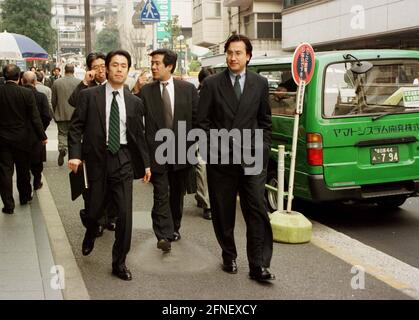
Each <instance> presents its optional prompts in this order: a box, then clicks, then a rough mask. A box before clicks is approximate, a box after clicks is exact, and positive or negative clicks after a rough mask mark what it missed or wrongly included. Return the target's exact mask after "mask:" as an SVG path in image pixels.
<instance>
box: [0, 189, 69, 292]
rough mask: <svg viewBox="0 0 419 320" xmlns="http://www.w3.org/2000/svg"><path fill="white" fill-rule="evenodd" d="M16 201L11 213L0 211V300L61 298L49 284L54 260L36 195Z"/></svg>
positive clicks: (53, 274)
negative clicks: (27, 202) (26, 200)
mask: <svg viewBox="0 0 419 320" xmlns="http://www.w3.org/2000/svg"><path fill="white" fill-rule="evenodd" d="M14 188H15V190H16V187H15V183H14ZM14 193H15V194H14V197H15V199H19V196H18V194H17V191H15V192H14ZM16 202H17V205H16V208H15V211H14V214H3V213H2V214H1V215H0V261H1V262H0V300H32V299H36V300H62V299H63V295H62V292H61V290H59V289H58V290H57V289H53V287H57V286H56V285H54V284H51V283H57V281H55V280H56V279H55V278H57V277H56V275H55V273H51V271H53V272H54V270H53V267H54V266H55V263H54V258H53V256H52V252H51V247H50V242H49V238H48V232H47V228H46V224H45V220H44V217H43V214H42V212H41V210H40V204H39V201H38V197H37V195H36V194H35V195H34V198H33V200H32V202H31V204H30V205H24V206H21V205H19V202H18V200H17V201H16Z"/></svg>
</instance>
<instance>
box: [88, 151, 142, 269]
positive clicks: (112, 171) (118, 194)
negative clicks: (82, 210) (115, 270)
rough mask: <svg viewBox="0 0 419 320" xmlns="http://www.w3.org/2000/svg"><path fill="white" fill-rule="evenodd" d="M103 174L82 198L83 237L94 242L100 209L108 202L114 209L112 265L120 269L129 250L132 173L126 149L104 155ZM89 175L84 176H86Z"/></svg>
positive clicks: (90, 185)
mask: <svg viewBox="0 0 419 320" xmlns="http://www.w3.org/2000/svg"><path fill="white" fill-rule="evenodd" d="M106 158H107V159H106V172H105V175H104V177H103V178H101V179H98V180H94V181H90V180H89V188H88V191H87V193H86V195H85V200H86V202H85V205H86V208H87V209H88V210H87V214H88V219H87V230H86V232H87V236H88V237H91V238H94V237H95V234H96V230H97V226H98V223H99V220H100V218H102V216H103V214H104V207H105V205H106V203H107V202H108V201H111V202H112V203H113V205H114V206H115V207H116V212H117V214H118V215H117V219H116V230H115V242H114V245H113V248H112V263H113V264H114V265H117V266H120V265H122V264H124V263H125V259H126V256H127V254H128V252H129V250H130V248H131V235H132V185H133V178H134V174H133V170H132V165H131V156H130V153H129V151H128V149H127V148H125V147H121V149H120V150H119V151H118V152H117V153H116V154H115V155H113V154H111V153H110V152H109V151H107V152H106ZM88 174H89V173H87V175H88Z"/></svg>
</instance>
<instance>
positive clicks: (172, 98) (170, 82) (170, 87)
mask: <svg viewBox="0 0 419 320" xmlns="http://www.w3.org/2000/svg"><path fill="white" fill-rule="evenodd" d="M162 82H168V85H167V87H166V89H167V91H168V92H169V97H170V105H171V107H172V117H173V118H174V117H175V85H174V82H173V77H170V79H169V80H167V81H160V94H163V84H162Z"/></svg>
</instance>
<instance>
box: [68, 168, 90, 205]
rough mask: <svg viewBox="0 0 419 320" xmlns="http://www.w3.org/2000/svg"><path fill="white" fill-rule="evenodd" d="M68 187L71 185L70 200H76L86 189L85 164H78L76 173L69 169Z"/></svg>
mask: <svg viewBox="0 0 419 320" xmlns="http://www.w3.org/2000/svg"><path fill="white" fill-rule="evenodd" d="M69 178H70V187H71V200H72V201H74V200H76V199H77V198H78V197H79V196H80V195H81V194H82V193H83V192H85V190H86V189H88V187H89V186H88V183H87V174H86V165H85V164H84V163H83V165H80V167H79V168H78V170H77V173H74V172H73V171H71V172H70V173H69Z"/></svg>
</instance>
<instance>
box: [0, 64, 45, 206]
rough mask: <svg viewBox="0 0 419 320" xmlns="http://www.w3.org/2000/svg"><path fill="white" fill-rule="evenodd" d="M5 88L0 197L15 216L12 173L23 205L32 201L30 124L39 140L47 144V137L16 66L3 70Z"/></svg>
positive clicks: (1, 94) (0, 93)
mask: <svg viewBox="0 0 419 320" xmlns="http://www.w3.org/2000/svg"><path fill="white" fill-rule="evenodd" d="M3 74H4V77H5V80H6V84H4V85H2V86H0V106H1V108H0V195H1V199H2V201H3V205H4V207H3V209H2V211H3V213H6V214H12V213H13V212H14V208H15V201H14V199H13V171H14V166H15V164H17V166H16V168H17V169H16V170H17V171H18V170H19V172H18V174H19V175H18V176H19V178H17V189H18V191H19V196H20V202H21V204H26V203H28V201H30V200H31V199H32V188H31V184H30V172H29V167H30V158H29V154H28V150H30V137H29V133H30V131H29V128H28V123H31V125H32V126H33V128H34V130H35V133H36V137H37V139H38V140H39V141H42V143H43V144H47V142H48V140H47V136H46V134H45V131H44V128H43V126H42V122H41V118H40V116H39V111H38V108H37V107H36V101H35V96H34V94H33V93H32V92H31V90H29V89H27V88H22V87H19V86H18V83H19V80H20V69H19V67H18V66H16V65H14V64H8V65H6V66H5V67H4V68H3Z"/></svg>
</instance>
